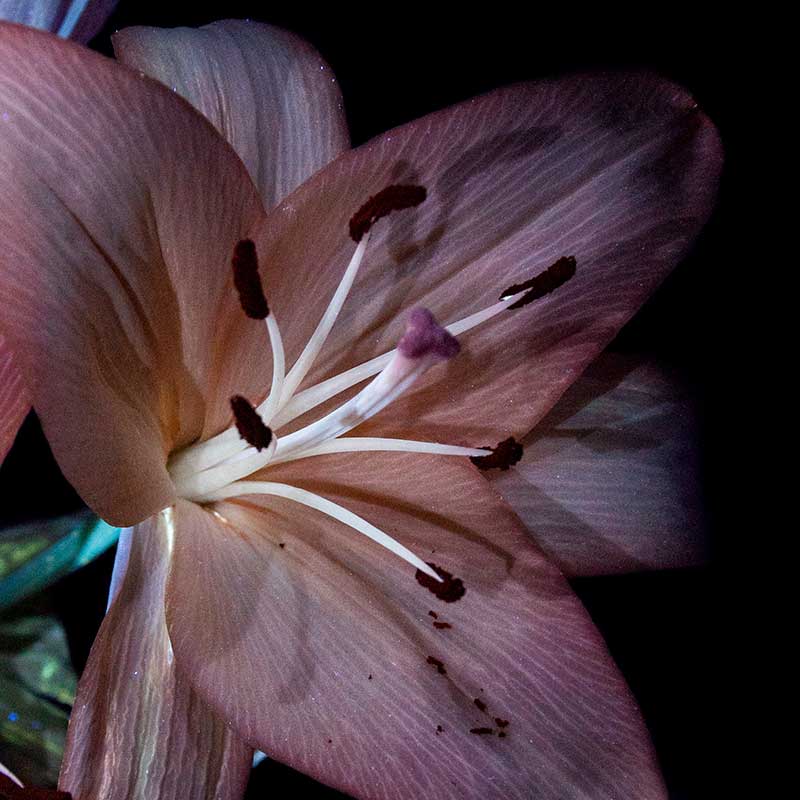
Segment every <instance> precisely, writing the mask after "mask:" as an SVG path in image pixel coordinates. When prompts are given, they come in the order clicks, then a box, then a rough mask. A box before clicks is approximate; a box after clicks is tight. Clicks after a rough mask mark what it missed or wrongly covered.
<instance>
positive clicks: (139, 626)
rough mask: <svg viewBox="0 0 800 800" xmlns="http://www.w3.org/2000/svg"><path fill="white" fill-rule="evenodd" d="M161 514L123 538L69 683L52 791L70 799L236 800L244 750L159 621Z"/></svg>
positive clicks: (166, 523)
mask: <svg viewBox="0 0 800 800" xmlns="http://www.w3.org/2000/svg"><path fill="white" fill-rule="evenodd" d="M170 520H171V512H170V511H165V512H163V513H162V514H160V515H158V516H156V517H153V518H151V519H149V520H147V521H145V522H143V523H142V524H141V525H137V526H136V527H135V528H133V529H132V530H130V529H129V530H128V531H127V532H126V533H125V535H126V536H132V541H131V543H130V545H131V552H130V559H129V561H128V569H127V573H126V576H125V581H124V584H123V587H122V589H121V592H120V593H119V594H118V596H117V597H116V599H115V601H114V603H113V604H112V606H111V609H110V610H109V612H108V615H107V616H106V618H105V620H104V621H103V624H102V626H101V628H100V632H99V633H98V635H97V639H96V640H95V643H94V645H93V647H92V652H91V655H90V656H89V662H88V664H87V665H86V669H85V670H84V673H83V676H82V677H81V680H80V683H79V685H78V693H77V697H76V699H75V706H74V709H73V712H72V716H71V718H70V724H69V731H68V734H67V747H66V752H65V754H64V762H63V764H62V768H61V777H60V780H59V787H60V788H62V789H65V790H67V791H70V792H72V793H73V795H74V796H75V798H79V799H80V800H100V799H101V798H102V800H134V799H135V800H146V799H147V800H149V798H153V799H154V800H155V798H157V799H158V800H186V798H192V800H200V798H207V800H225V799H226V798H229V800H239V798H240V797H241V796H242V793H243V792H244V789H245V786H246V784H247V779H248V776H249V773H250V766H251V762H252V750H251V749H250V748H249V747H247V746H246V745H245V744H244V743H243V742H242V741H240V740H239V739H238V737H237V736H236V735H235V734H234V733H233V732H232V731H231V730H230V728H229V726H228V724H227V723H226V722H225V720H224V718H220V717H218V716H216V715H215V714H214V713H213V712H212V711H211V710H210V709H209V708H208V707H207V706H206V705H205V703H203V701H202V700H201V699H200V698H199V697H198V696H197V695H196V694H195V693H194V691H192V689H191V687H190V685H189V683H188V681H186V679H185V678H184V677H183V676H182V675H181V674H180V673H179V672H178V671H177V670H176V669H175V663H174V661H173V657H172V649H171V647H170V643H169V636H168V634H167V628H166V625H165V621H164V585H165V581H166V575H167V570H168V567H169V559H170V549H171V548H170V541H171V536H172V531H171V526H170Z"/></svg>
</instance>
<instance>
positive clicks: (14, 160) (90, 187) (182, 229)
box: [0, 26, 269, 525]
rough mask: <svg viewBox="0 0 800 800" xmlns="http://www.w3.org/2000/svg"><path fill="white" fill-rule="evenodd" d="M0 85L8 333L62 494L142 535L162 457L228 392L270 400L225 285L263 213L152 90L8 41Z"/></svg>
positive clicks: (0, 288) (13, 33)
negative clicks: (70, 492)
mask: <svg viewBox="0 0 800 800" xmlns="http://www.w3.org/2000/svg"><path fill="white" fill-rule="evenodd" d="M31 63H35V64H36V69H35V70H34V69H31V68H30V64H31ZM0 68H1V69H2V72H3V81H2V83H0V106H1V107H2V115H3V116H2V121H1V124H0V181H1V182H2V192H0V194H1V195H2V199H0V244H1V245H2V249H3V254H4V256H3V262H2V264H0V302H1V303H2V307H3V330H4V333H5V334H6V336H7V337H8V339H9V341H10V342H11V344H12V346H13V349H14V353H15V358H18V359H19V363H20V369H21V371H22V373H23V374H24V375H25V376H26V382H29V386H28V388H29V391H30V395H31V398H32V403H33V405H34V407H35V408H36V411H37V413H38V415H39V417H40V418H41V420H42V424H43V427H44V430H45V434H46V435H47V438H48V440H49V442H50V445H51V446H52V448H53V452H54V454H55V456H56V459H57V460H58V462H59V464H60V466H61V468H62V470H63V471H64V474H65V475H66V477H67V478H68V480H69V481H70V482H71V483H72V484H73V485H74V486H75V488H76V489H77V490H78V492H79V493H80V494H81V496H82V497H83V498H84V500H85V501H86V502H87V503H88V504H89V505H90V506H92V508H93V509H94V510H95V511H96V512H97V513H98V514H100V516H102V517H103V518H105V519H106V520H107V521H109V522H111V523H112V524H120V525H124V524H130V523H132V522H137V521H139V520H141V519H143V518H144V517H145V516H147V514H149V513H153V512H155V511H158V510H160V509H161V508H163V507H165V506H166V505H168V504H169V503H170V502H171V500H172V499H173V488H172V484H171V482H170V480H169V477H168V475H167V472H166V469H165V461H166V454H167V453H168V452H170V451H171V450H172V449H174V448H175V447H178V446H180V445H181V444H185V443H187V442H189V441H191V440H193V439H195V438H196V437H197V436H198V435H199V433H200V431H201V430H202V428H203V426H204V425H207V426H209V427H212V428H213V427H214V426H216V427H217V428H218V427H219V426H221V425H223V424H227V423H228V422H229V417H230V409H229V406H228V397H229V396H230V395H231V394H233V392H234V387H235V390H236V391H239V392H241V393H243V394H247V393H248V392H253V391H255V387H257V386H262V385H266V384H267V382H268V379H269V372H268V361H267V362H266V364H265V363H261V362H263V359H261V355H260V353H261V351H262V350H264V349H265V345H264V343H263V330H262V326H259V325H258V324H255V323H253V322H252V321H250V320H246V319H245V318H244V315H243V314H242V313H241V309H240V308H239V307H238V303H237V300H236V296H235V292H234V291H233V288H232V279H231V276H230V268H229V264H230V258H231V253H232V251H233V247H234V244H235V243H236V242H237V241H238V240H239V239H241V238H243V237H244V236H246V234H247V231H248V228H249V226H250V225H252V223H253V222H254V221H255V220H256V219H257V218H259V216H260V215H261V214H262V213H263V211H262V207H261V204H260V201H259V199H258V197H257V194H256V191H255V188H254V187H253V185H252V183H251V182H250V180H249V179H248V177H247V175H246V173H245V170H244V167H243V165H242V164H241V162H240V161H239V159H238V158H237V157H236V155H235V154H234V152H233V151H232V150H231V149H230V148H229V147H228V145H227V144H226V143H225V142H224V140H223V139H222V138H221V137H219V136H218V135H217V134H216V132H215V131H214V130H213V128H212V127H211V126H210V125H208V124H207V122H206V121H205V120H204V119H203V118H202V117H201V116H200V115H199V114H197V113H196V112H195V111H194V109H192V108H191V107H190V106H189V105H188V104H187V103H185V102H184V101H182V100H181V99H179V98H177V97H175V96H174V95H173V93H172V92H170V91H169V90H167V89H165V88H164V87H163V86H161V85H160V84H158V83H156V82H155V81H151V80H149V79H147V78H144V77H142V76H140V75H139V74H137V73H135V72H133V71H131V70H128V69H127V68H125V67H122V66H121V65H119V64H117V63H115V62H113V61H112V60H110V59H106V58H103V57H101V56H99V55H97V54H95V53H91V52H89V51H88V50H86V49H85V48H83V47H80V46H78V45H74V44H72V43H69V42H62V41H60V40H58V39H55V38H54V37H51V36H48V35H45V34H41V33H38V32H36V31H33V30H30V29H27V28H22V27H16V26H0ZM248 323H250V324H248ZM232 342H233V343H235V345H232V344H231V343H232ZM237 349H238V350H237ZM238 353H241V357H239V355H238Z"/></svg>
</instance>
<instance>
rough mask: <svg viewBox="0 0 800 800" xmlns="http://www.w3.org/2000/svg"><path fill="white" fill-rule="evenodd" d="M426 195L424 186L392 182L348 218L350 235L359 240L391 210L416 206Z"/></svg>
mask: <svg viewBox="0 0 800 800" xmlns="http://www.w3.org/2000/svg"><path fill="white" fill-rule="evenodd" d="M427 196H428V192H427V190H426V189H425V187H424V186H414V185H411V184H394V185H392V186H387V187H386V188H385V189H382V190H381V191H380V192H378V194H376V195H373V196H372V197H370V198H369V200H367V202H366V203H364V205H363V206H361V208H359V209H358V211H356V213H355V214H353V216H352V217H351V218H350V236H351V237H352V239H353V241H355V242H360V241H361V239H362V237H363V236H364V234H365V233H367V231H369V229H370V228H371V227H372V226H373V225H374V224H375V223H376V222H377V221H378V220H379V219H382V218H383V217H385V216H386V215H387V214H390V213H391V212H392V211H401V210H403V209H405V208H413V207H414V206H418V205H419V204H420V203H421V202H422V201H423V200H425V198H426V197H427Z"/></svg>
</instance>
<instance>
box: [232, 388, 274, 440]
mask: <svg viewBox="0 0 800 800" xmlns="http://www.w3.org/2000/svg"><path fill="white" fill-rule="evenodd" d="M231 408H232V409H233V418H234V420H235V422H236V430H237V431H239V436H241V437H242V439H244V440H245V441H246V442H247V444H249V445H252V446H253V447H255V448H256V450H258V451H261V450H263V449H264V448H265V447H269V443H270V442H271V441H272V431H271V430H270V429H269V428H268V427H267V426H266V425H265V424H264V420H263V419H261V417H260V416H259V414H258V411H256V410H255V409H254V408H253V406H251V405H250V403H248V402H247V400H246V399H245V398H244V397H242V396H241V395H240V394H236V395H234V396H233V397H231Z"/></svg>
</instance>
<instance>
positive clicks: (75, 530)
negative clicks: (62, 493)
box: [0, 511, 119, 611]
mask: <svg viewBox="0 0 800 800" xmlns="http://www.w3.org/2000/svg"><path fill="white" fill-rule="evenodd" d="M118 538H119V528H113V527H112V526H111V525H108V524H107V523H105V522H103V521H102V520H101V519H98V518H97V517H96V516H94V514H92V513H91V512H88V511H82V512H80V513H78V514H70V515H68V516H64V517H58V518H57V519H51V520H46V521H44V522H32V523H26V524H25V525H18V526H16V527H13V528H6V529H5V530H2V531H0V611H3V610H4V609H7V608H10V607H11V606H13V605H15V604H16V603H19V602H20V601H22V600H24V599H25V598H26V597H31V596H32V595H34V594H36V593H37V592H40V591H42V590H43V589H45V588H46V587H48V586H50V585H51V584H53V583H55V582H56V581H57V580H58V579H59V578H63V577H64V576H65V575H68V574H69V573H70V572H73V571H75V570H76V569H80V568H81V567H84V566H86V564H88V563H89V562H90V561H93V560H94V559H95V558H97V556H99V555H100V554H101V553H104V552H105V551H106V550H108V548H109V547H111V546H112V545H113V544H115V543H116V541H117V539H118Z"/></svg>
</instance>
